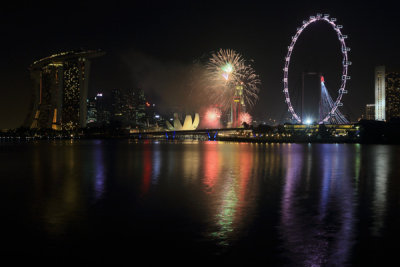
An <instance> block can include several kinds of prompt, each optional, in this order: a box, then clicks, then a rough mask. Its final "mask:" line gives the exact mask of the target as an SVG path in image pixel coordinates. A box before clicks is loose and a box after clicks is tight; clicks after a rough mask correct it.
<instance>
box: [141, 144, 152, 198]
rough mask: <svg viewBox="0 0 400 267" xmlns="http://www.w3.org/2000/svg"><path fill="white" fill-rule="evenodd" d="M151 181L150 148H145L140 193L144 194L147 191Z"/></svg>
mask: <svg viewBox="0 0 400 267" xmlns="http://www.w3.org/2000/svg"><path fill="white" fill-rule="evenodd" d="M150 182H151V150H150V149H145V150H144V151H143V180H142V187H141V193H142V195H144V194H146V193H147V192H148V191H149V188H150Z"/></svg>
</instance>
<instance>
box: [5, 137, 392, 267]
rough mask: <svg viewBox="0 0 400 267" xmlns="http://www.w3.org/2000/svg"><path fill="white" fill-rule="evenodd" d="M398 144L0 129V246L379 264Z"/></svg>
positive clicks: (152, 257)
mask: <svg viewBox="0 0 400 267" xmlns="http://www.w3.org/2000/svg"><path fill="white" fill-rule="evenodd" d="M398 155H400V147H399V146H388V145H360V144H248V143H222V142H177V143H173V142H169V143H168V142H140V143H137V142H134V141H130V140H87V141H85V140H81V141H54V142H44V141H41V142H32V143H0V167H1V168H0V195H1V198H0V200H1V202H0V207H1V213H2V226H3V227H2V241H3V242H2V243H3V244H5V248H4V249H3V250H2V252H1V254H3V258H4V257H5V258H6V259H8V258H10V259H13V260H14V261H15V262H18V261H24V260H27V259H29V261H30V262H36V261H40V262H45V263H46V262H51V263H130V264H135V263H136V264H137V263H138V260H145V261H146V262H148V263H151V262H155V261H157V260H160V259H162V260H164V261H165V262H176V263H186V264H193V263H199V262H202V263H203V262H204V263H211V262H214V263H215V262H217V263H246V264H251V263H256V262H257V263H260V264H264V265H269V266H352V265H360V266H366V265H368V266H382V265H384V264H385V262H386V263H387V262H388V261H389V260H391V259H397V257H396V253H397V246H396V244H397V241H398V239H399V238H400V231H399V230H398V226H399V222H400V214H399V211H400V181H399V179H400V175H399V174H400V171H399V166H400V157H399V156H398Z"/></svg>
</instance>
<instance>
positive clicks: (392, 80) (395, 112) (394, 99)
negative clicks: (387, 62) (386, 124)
mask: <svg viewBox="0 0 400 267" xmlns="http://www.w3.org/2000/svg"><path fill="white" fill-rule="evenodd" d="M399 117H400V74H399V73H398V72H393V71H390V72H386V69H385V66H378V67H376V68H375V120H377V121H389V120H390V119H392V118H399Z"/></svg>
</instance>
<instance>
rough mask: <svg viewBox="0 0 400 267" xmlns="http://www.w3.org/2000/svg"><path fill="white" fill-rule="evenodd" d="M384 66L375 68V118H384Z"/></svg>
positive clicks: (382, 119) (379, 119) (381, 119)
mask: <svg viewBox="0 0 400 267" xmlns="http://www.w3.org/2000/svg"><path fill="white" fill-rule="evenodd" d="M385 88H386V86H385V66H377V67H376V68H375V120H377V121H384V120H386V111H385V107H386V94H385V91H386V90H385Z"/></svg>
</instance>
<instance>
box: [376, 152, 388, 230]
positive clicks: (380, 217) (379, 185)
mask: <svg viewBox="0 0 400 267" xmlns="http://www.w3.org/2000/svg"><path fill="white" fill-rule="evenodd" d="M388 149H389V147H388V146H384V145H380V146H377V147H376V149H375V153H374V156H375V157H374V168H373V169H374V171H375V173H374V178H375V186H374V190H375V191H374V198H373V202H372V206H373V207H372V210H373V213H374V214H373V222H372V234H373V235H375V236H378V235H379V234H380V231H381V229H382V227H383V225H384V221H385V213H386V193H387V178H388V173H389V160H390V157H389V156H388V153H389V151H388Z"/></svg>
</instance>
